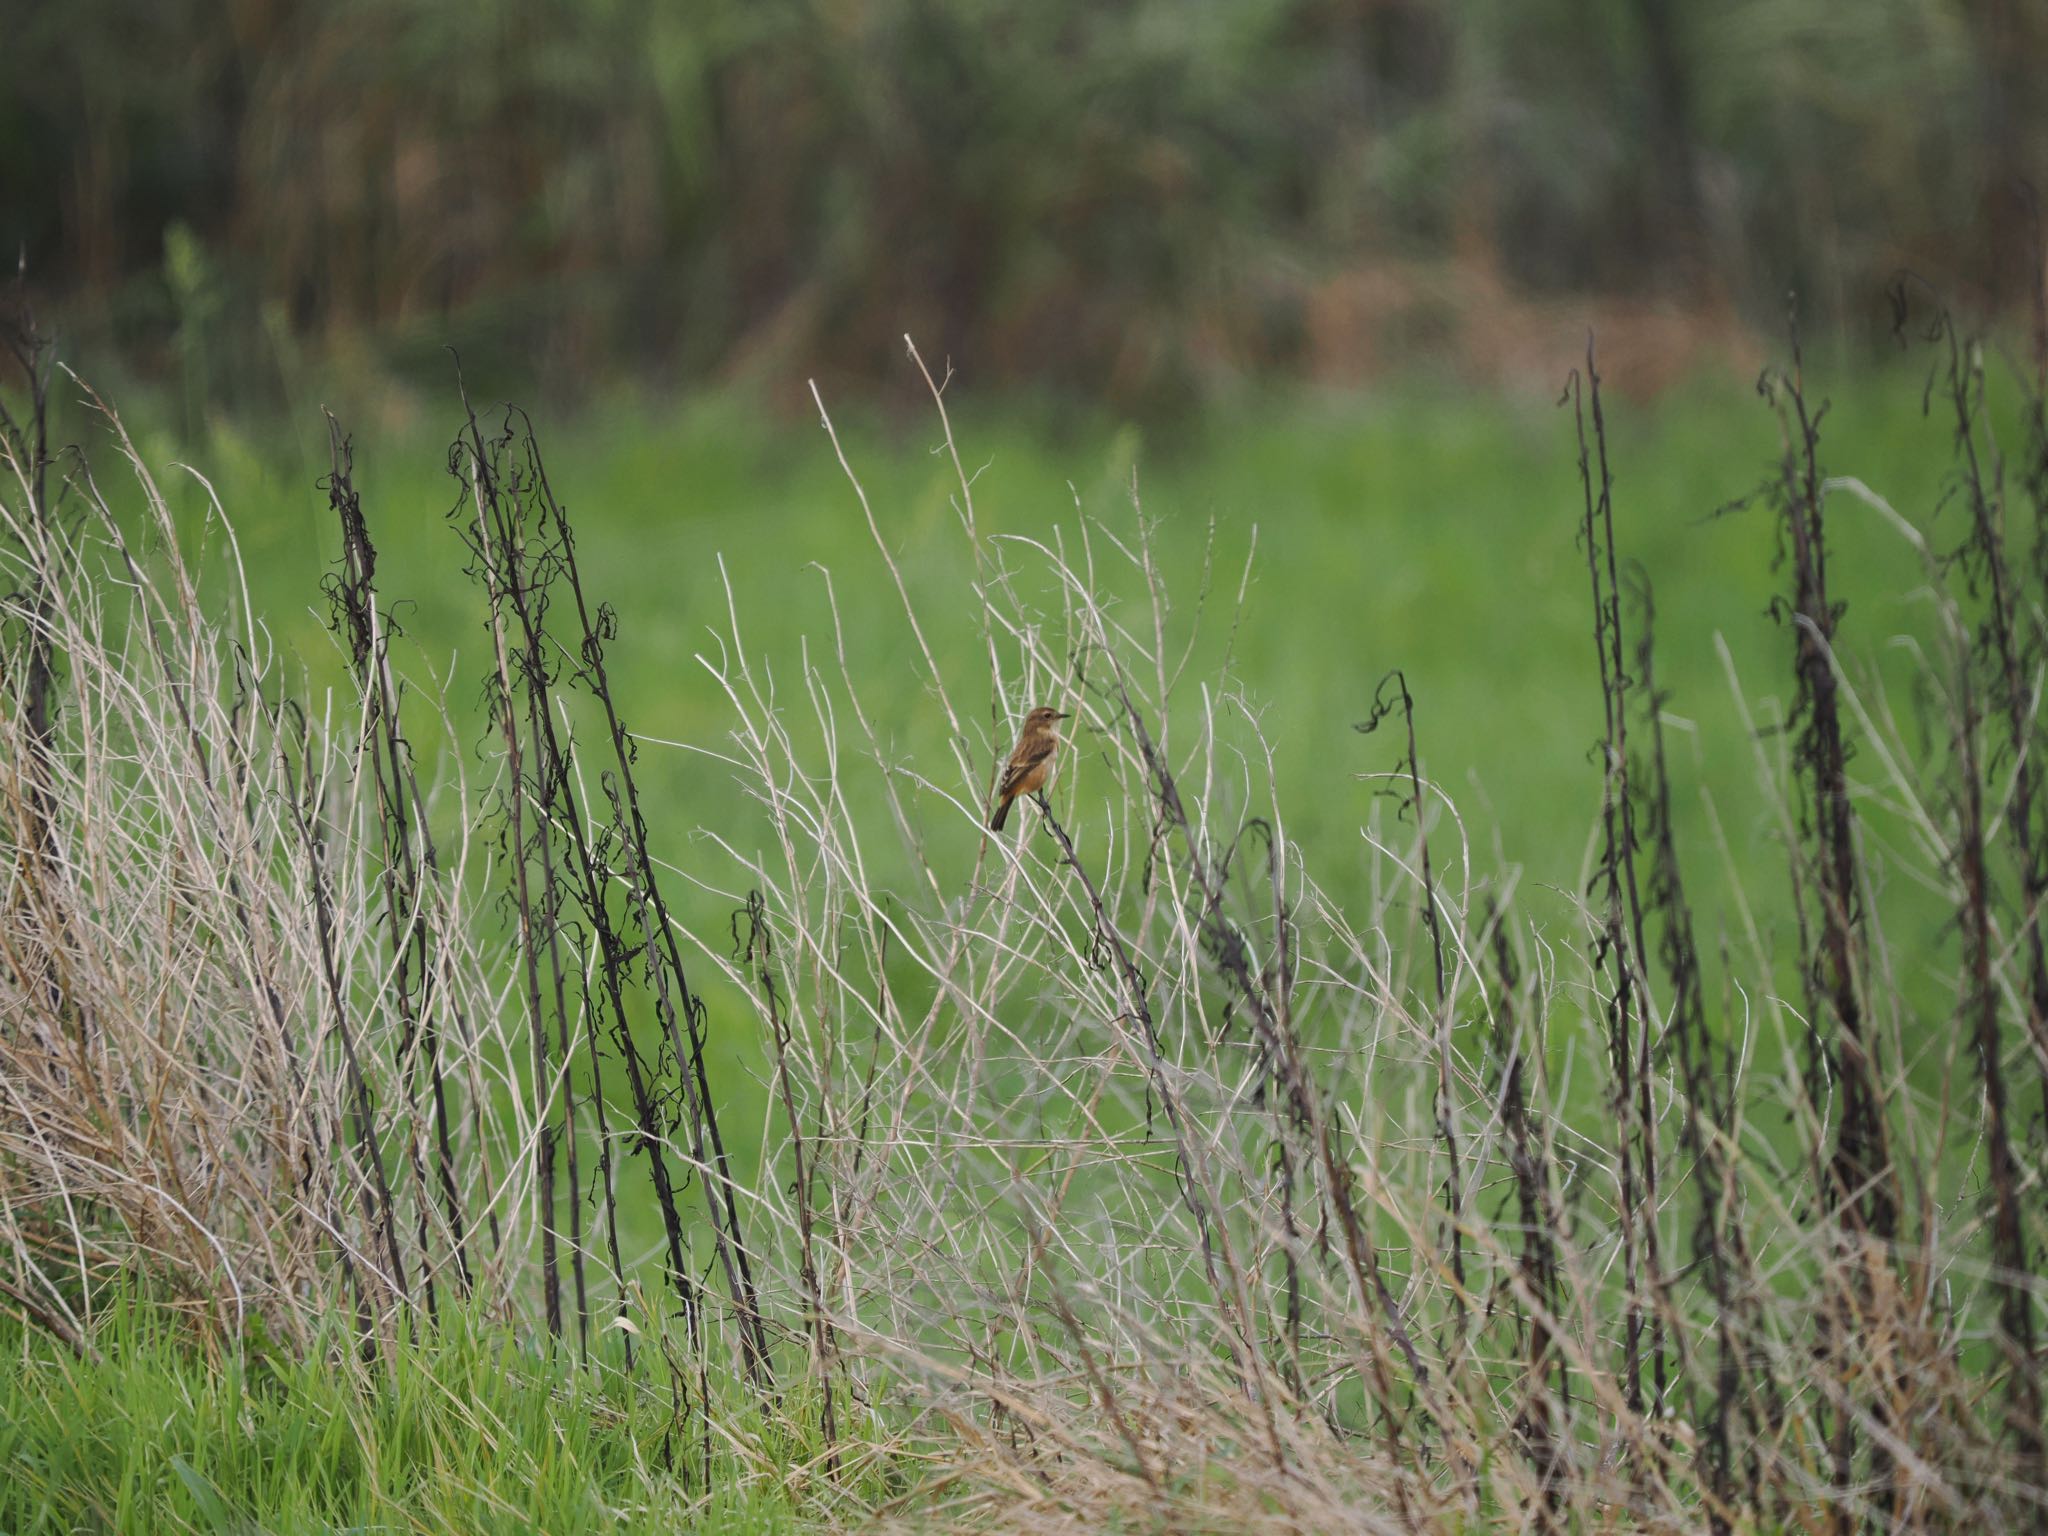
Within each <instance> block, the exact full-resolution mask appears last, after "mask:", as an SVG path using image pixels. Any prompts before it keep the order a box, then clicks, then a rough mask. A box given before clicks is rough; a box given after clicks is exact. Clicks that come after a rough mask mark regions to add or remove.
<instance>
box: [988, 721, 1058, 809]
mask: <svg viewBox="0 0 2048 1536" xmlns="http://www.w3.org/2000/svg"><path fill="white" fill-rule="evenodd" d="M1058 745H1059V738H1058V737H1056V736H1054V735H1053V734H1052V733H1051V732H1050V731H1048V732H1047V733H1046V734H1045V735H1043V736H1039V737H1035V738H1034V739H1032V740H1030V741H1020V742H1018V743H1017V750H1016V752H1015V753H1013V754H1012V755H1011V757H1010V765H1009V767H1007V768H1005V769H1004V770H1003V785H1002V788H1001V789H999V790H997V791H996V794H997V795H998V796H1000V797H1001V798H1002V799H1005V800H1007V799H1009V798H1010V797H1011V796H1012V795H1014V794H1016V793H1017V792H1018V790H1019V788H1020V787H1021V786H1022V785H1023V783H1024V781H1025V780H1026V779H1028V778H1030V777H1031V775H1032V773H1033V772H1034V771H1035V770H1036V769H1039V768H1042V767H1044V766H1045V760H1046V759H1047V758H1049V757H1051V756H1052V753H1053V748H1054V747H1056V746H1058Z"/></svg>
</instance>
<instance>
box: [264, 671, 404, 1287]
mask: <svg viewBox="0 0 2048 1536" xmlns="http://www.w3.org/2000/svg"><path fill="white" fill-rule="evenodd" d="M293 708H294V710H295V706H294V707H293ZM282 714H283V711H279V712H278V714H275V715H273V716H272V724H273V727H274V728H276V729H278V733H279V736H280V746H279V750H278V763H279V767H280V769H281V770H282V772H283V775H284V788H285V803H286V805H287V806H288V807H289V809H290V811H291V816H292V824H293V826H294V828H295V829H296V831H297V833H298V837H299V844H300V848H301V850H302V851H303V853H304V855H305V859H306V868H307V872H308V875H309V876H310V879H311V882H312V900H313V923H314V933H315V935H316V936H317V937H318V939H319V944H320V972H321V979H322V981H323V982H324V983H325V986H326V996H327V1002H328V1005H329V1007H331V1008H332V1009H333V1027H334V1033H335V1038H336V1039H338V1040H339V1041H340V1042H341V1054H342V1060H343V1062H344V1063H345V1065H346V1066H347V1069H348V1092H349V1099H350V1104H351V1109H352V1112H353V1115H354V1119H355V1133H356V1134H355V1146H356V1170H357V1176H358V1177H359V1178H360V1179H362V1180H363V1182H364V1184H365V1185H366V1186H367V1196H366V1203H367V1204H369V1206H370V1209H371V1210H372V1212H373V1213H374V1220H375V1222H376V1225H377V1231H378V1233H379V1235H380V1236H381V1237H382V1238H383V1242H384V1257H385V1260H386V1262H387V1263H388V1264H389V1265H390V1269H389V1271H388V1272H387V1273H386V1275H385V1276H384V1280H385V1284H386V1285H388V1286H389V1287H390V1289H391V1292H392V1296H393V1299H394V1300H395V1301H396V1302H398V1303H400V1304H403V1303H404V1302H406V1301H407V1300H408V1299H409V1292H408V1287H407V1284H406V1270H405V1257H404V1255H403V1254H402V1253H400V1251H399V1247H398V1212H397V1206H396V1202H395V1201H393V1199H392V1198H391V1182H390V1179H389V1177H388V1176H387V1175H386V1173H385V1171H384V1149H383V1134H382V1132H381V1131H380V1129H379V1127H378V1121H377V1105H376V1101H375V1100H374V1099H373V1098H372V1096H371V1093H370V1085H369V1079H368V1078H367V1077H366V1076H365V1075H364V1073H363V1061H362V1056H361V1055H360V1054H359V1053H358V1051H357V1049H356V1039H355V1029H354V1027H353V1024H352V1023H351V1020H350V1017H349V1005H348V999H347V997H346V996H345V995H344V992H343V987H342V980H341V970H340V966H339V963H338V961H337V959H336V955H335V935H334V913H335V900H334V893H333V891H332V889H331V887H330V885H329V881H328V874H327V848H326V840H325V838H324V837H323V836H322V835H321V833H320V830H319V828H318V826H317V825H316V824H317V822H318V821H319V818H320V808H319V802H318V798H317V797H318V794H319V789H318V786H317V785H316V784H315V783H314V782H313V777H312V774H311V773H310V772H309V771H308V765H309V764H310V763H311V761H312V760H313V747H312V743H311V740H310V732H309V731H308V730H307V728H306V725H305V722H304V717H303V716H300V717H299V729H298V731H297V733H296V734H297V736H298V738H299V739H298V742H297V747H298V761H299V765H300V766H299V769H298V771H297V773H296V774H295V773H294V770H293V767H292V759H291V755H290V745H291V736H290V734H288V733H287V732H286V730H285V729H284V721H283V719H282V718H281V717H282ZM295 779H296V783H295Z"/></svg>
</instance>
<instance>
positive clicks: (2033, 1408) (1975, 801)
mask: <svg viewBox="0 0 2048 1536" xmlns="http://www.w3.org/2000/svg"><path fill="white" fill-rule="evenodd" d="M1938 332H1939V336H1940V339H1941V342H1942V344H1943V352H1944V358H1943V363H1942V367H1943V371H1944V383H1945V386H1946V389H1945V393H1946V394H1947V396H1948V403H1949V406H1950V408H1951V411H1952V414H1953V425H1954V431H1955V447H1956V453H1957V457H1958V460H1959V463H1958V466H1957V477H1958V485H1957V489H1958V490H1959V491H1960V493H1961V496H1962V498H1963V499H1964V501H1965V502H1966V503H1967V506H1968V511H1969V516H1970V522H1969V532H1968V535H1967V537H1966V539H1965V543H1964V547H1963V551H1962V564H1963V568H1964V570H1965V572H1966V574H1967V575H1968V576H1969V578H1970V579H1971V580H1972V582H1973V584H1974V585H1976V586H1977V587H1979V588H1980V589H1981V590H1982V591H1983V593H1984V595H1985V597H1986V598H1987V599H1988V606H1987V607H1986V608H1985V610H1984V613H1983V618H1982V621H1981V622H1980V624H1979V625H1978V629H1977V633H1976V635H1975V636H1974V645H1971V644H1969V643H1967V642H1963V641H1961V640H1960V639H1959V640H1958V643H1957V645H1956V646H1955V649H1956V651H1957V652H1958V654H1957V655H1956V657H1955V659H1954V662H1953V664H1952V666H1953V671H1954V674H1955V680H1956V681H1955V696H1956V704H1955V712H1956V731H1955V734H1956V747H1957V751H1958V755H1959V757H1960V759H1961V767H1962V773H1961V792H1960V794H1959V796H1958V797H1957V798H1958V801H1959V803H1958V804H1957V806H1956V816H1957V836H1956V843H1957V847H1956V863H1957V866H1958V874H1959V875H1960V878H1961V880H1962V885H1963V893H1962V894H1963V901H1962V910H1961V912H1960V913H1959V917H1960V919H1961V926H1962V933H1963V944H1964V951H1965V955H1964V959H1965V975H1966V977H1967V990H1966V994H1965V998H1964V1011H1965V1014H1966V1020H1965V1023H1966V1026H1967V1027H1968V1029H1969V1031H1970V1033H1971V1035H1972V1037H1973V1038H1974V1040H1975V1043H1976V1054H1977V1061H1978V1070H1979V1073H1980V1075H1981V1079H1982V1082H1983V1087H1984V1109H1985V1123H1984V1152H1985V1161H1986V1174H1987V1178H1988V1182H1989V1185H1990V1190H1991V1200H1992V1221H1991V1238H1992V1242H1991V1253H1992V1260H1993V1263H1994V1264H1995V1265H1996V1266H1997V1268H1996V1274H1995V1280H1994V1283H1995V1284H1996V1285H1997V1287H1998V1291H1999V1327H2000V1331H2001V1333H2002V1334H2003V1345H2004V1353H2005V1363H2006V1389H2007V1394H2008V1400H2009V1406H2008V1414H2007V1429H2008V1433H2010V1435H2011V1436H2012V1439H2013V1444H2014V1447H2015V1449H2016V1451H2017V1455H2018V1461H2019V1467H2020V1470H2021V1472H2022V1475H2023V1476H2025V1477H2026V1478H2027V1479H2028V1480H2029V1481H2031V1482H2032V1483H2033V1485H2034V1486H2036V1487H2041V1488H2044V1489H2048V1447H2044V1442H2043V1424H2042V1406H2043V1401H2042V1400H2043V1393H2042V1387H2041V1370H2042V1366H2041V1361H2040V1360H2039V1358H2038V1357H2037V1355H2036V1353H2035V1348H2034V1304H2033V1298H2032V1295H2031V1294H2030V1291H2031V1285H2030V1281H2031V1279H2032V1274H2033V1271H2032V1268H2031V1265H2030V1262H2029V1259H2028V1254H2027V1238H2026V1231H2025V1227H2024V1224H2023V1222H2022V1218H2021V1214H2020V1206H2021V1196H2020V1182H2021V1176H2022V1171H2021V1167H2020V1164H2019V1162H2018V1159H2017V1158H2016V1157H2015V1155H2014V1147H2013V1136H2012V1131H2011V1125H2010V1110H2009V1108H2008V1103H2007V1099H2008V1095H2007V1089H2006V1080H2005V1045H2004V1039H2003V1029H2002V1027H2001V1023H2000V1017H1999V997H1998V988H1997V984H1996V982H1995V980H1994V978H1993V974H1992V972H1993V963H1994V961H1993V950H1994V947H1995V946H1996V944H1997V942H1998V939H1997V935H1996V934H1995V932H1994V925H1993V918H1992V912H1991V901H1992V896H1991V889H1990V886H1991V877H1990V874H1989V872H1988V870H1987V868H1986V857H1985V855H1986V850H1985V832H1984V826H1985V814H1986V812H1985V806H1984V793H1983V784H1984V774H1983V772H1982V769H1981V766H1980V764H1979V762H1978V756H1979V749H1978V739H1979V736H1980V734H1981V733H1982V721H1981V719H1980V714H1981V713H1982V710H1981V706H1980V703H1979V690H1978V687H1977V682H1976V677H1975V672H1976V670H1977V669H1978V668H1979V667H1981V668H1982V669H1983V670H1984V671H1985V672H1987V673H1988V674H1989V675H1988V677H1987V678H1986V679H1985V684H1984V691H1985V692H1986V693H1988V695H1989V698H1990V700H1991V701H1992V703H1993V705H1994V706H1995V707H1997V708H1998V710H1999V713H2000V716H2001V719H2002V723H2003V725H2004V728H2005V736H2006V742H2005V746H2006V751H2007V753H2008V754H2009V755H2010V756H2011V759H2012V775H2013V780H2012V795H2011V799H2010V800H2009V802H2008V803H2007V805H2006V806H2005V808H2004V812H2003V820H2004V822H2005V826H2006V829H2007V837H2008V840H2009V842H2010V843H2011V845H2012V856H2013V862H2014V863H2015V864H2016V865H2017V866H2018V870H2019V876H2020V911H2019V912H2018V913H2017V914H2016V927H2017V932H2018V934H2019V936H2020V941H2021V943H2022V944H2023V946H2024V953H2025V956H2026V988H2025V993H2024V997H2025V1005H2026V1013H2025V1022H2026V1033H2027V1035H2028V1036H2030V1037H2038V1036H2040V1034H2041V1033H2042V1030H2043V1027H2044V1022H2048V955H2044V945H2043V940H2042V935H2041V912H2042V905H2043V899H2044V897H2048V850H2044V848H2043V847H2042V843H2043V841H2044V832H2043V827H2042V811H2041V807H2040V805H2039V804H2038V803H2037V802H2038V795H2039V789H2038V784H2039V778H2038V773H2037V769H2036V764H2035V748H2036V746H2037V743H2038V737H2037V735H2036V714H2037V711H2038V709H2039V705H2040V700H2039V697H2038V690H2037V688H2036V686H2035V684H2034V681H2033V679H2034V677H2035V676H2036V675H2037V674H2038V668H2039V666H2040V664H2041V649H2040V647H2039V646H2038V645H2037V646H2035V647H2033V651H2032V654H2031V655H2029V654H2028V648H2027V645H2026V642H2025V640H2024V639H2023V638H2022V634H2021V631H2020V621H2019V619H2018V616H2017V615H2016V614H2015V612H2014V593H2013V590H2012V588H2013V582H2012V572H2011V569H2010V567H2009V565H2008V562H2007V559H2006V549H2005V465H2004V461H2003V459H2002V458H2001V457H2000V456H1999V454H1998V449H1997V444H1996V442H1995V440H1993V439H1991V437H1990V429H1989V426H1988V424H1987V423H1986V422H1985V420H1984V373H1983V364H1982V352H1981V347H1980V346H1977V345H1972V346H1969V347H1968V348H1967V349H1966V347H1965V345H1964V343H1963V341H1962V339H1961V337H1960V336H1959V335H1958V334H1957V331H1956V325H1955V320H1954V317H1953V316H1951V315H1949V314H1948V313H1947V312H1946V311H1944V312H1943V313H1942V315H1941V318H1940V321H1939V322H1938ZM1980 438H1982V439H1983V440H1984V442H1985V445H1986V446H1985V448H1984V449H1982V450H1980V447H1979V440H1980ZM1987 456H1988V457H1989V460H1990V462H1989V467H1988V469H1987V467H1986V462H1985V460H1986V457H1987ZM1948 612H1949V624H1948V626H1947V627H1948V628H1949V631H1950V634H1951V635H1952V636H1957V635H1959V631H1960V629H1961V625H1960V621H1959V620H1958V619H1956V618H1955V617H1954V616H1953V614H1952V605H1949V606H1948ZM2033 1524H2034V1527H2035V1529H2036V1530H2042V1529H2048V1492H2044V1502H2043V1503H2042V1505H2041V1506H2040V1507H2039V1508H2038V1509H2037V1511H2036V1514H2035V1518H2034V1522H2033Z"/></svg>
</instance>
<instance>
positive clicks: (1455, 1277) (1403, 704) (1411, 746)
mask: <svg viewBox="0 0 2048 1536" xmlns="http://www.w3.org/2000/svg"><path fill="white" fill-rule="evenodd" d="M1389 683H1391V684H1393V685H1394V688H1395V690H1396V699H1394V700H1389V699H1387V698H1386V697H1385V693H1386V688H1387V685H1388V684H1389ZM1397 706H1398V708H1399V709H1400V711H1401V725H1402V729H1403V730H1404V731H1405V732H1406V734H1407V742H1406V746H1405V751H1404V756H1403V760H1402V763H1401V767H1402V768H1403V769H1405V770H1406V772H1407V775H1408V811H1409V814H1410V815H1412V816H1413V817H1414V818H1415V843H1416V850H1417V860H1418V863H1419V865H1420V867H1421V872H1422V921H1423V926H1424V927H1426V928H1427V929H1428V930H1429V949H1430V960H1431V963H1432V965H1433V967H1434V973H1435V977H1436V1007H1435V1009H1434V1010H1432V1019H1433V1026H1432V1030H1431V1033H1432V1034H1433V1035H1434V1037H1435V1045H1436V1071H1437V1077H1436V1106H1435V1108H1436V1130H1437V1135H1438V1136H1440V1137H1442V1138H1443V1144H1444V1156H1445V1159H1446V1161H1447V1164H1448V1167H1449V1172H1448V1174H1447V1175H1446V1176H1445V1183H1444V1215H1445V1225H1446V1226H1447V1227H1448V1228H1449V1229H1450V1235H1451V1278H1452V1282H1453V1283H1452V1289H1451V1303H1452V1306H1453V1307H1454V1309H1455V1320H1456V1331H1457V1334H1458V1336H1459V1338H1460V1339H1461V1340H1462V1338H1463V1335H1464V1332H1465V1321H1466V1319H1465V1293H1466V1280H1465V1232H1464V1227H1465V1196H1464V1189H1463V1182H1464V1176H1463V1172H1462V1165H1461V1162H1460V1158H1459V1154H1458V1128H1457V1122H1456V1118H1455V1116H1456V1108H1457V1105H1456V1101H1455V1099H1454V1098H1453V1095H1452V1089H1451V1076H1452V1073H1451V1066H1452V1039H1451V1009H1450V1004H1449V1001H1448V999H1447V997H1446V994H1445V978H1444V937H1443V925H1442V920H1441V918H1440V917H1439V915H1438V912H1437V898H1436V874H1435V871H1434V870H1433V869H1432V868H1431V866H1430V861H1429V829H1428V828H1427V827H1426V826H1425V825H1424V824H1423V803H1422V766H1421V763H1420V761H1419V754H1418V751H1417V748H1416V745H1415V700H1414V698H1413V697H1412V696H1411V695H1410V694H1409V692H1408V677H1407V674H1406V673H1404V672H1402V671H1401V670H1400V669H1399V668H1398V667H1397V668H1395V669H1394V670H1393V671H1391V672H1389V673H1388V674H1387V675H1386V676H1385V677H1383V678H1381V679H1380V683H1379V687H1377V688H1376V689H1374V690H1373V701H1372V713H1371V715H1370V716H1368V717H1367V718H1366V719H1365V720H1364V721H1362V722H1360V723H1359V725H1358V726H1357V727H1356V729H1358V730H1359V731H1361V732H1368V733H1369V732H1371V731H1373V730H1375V729H1377V728H1378V727H1379V725H1380V723H1381V722H1382V721H1383V720H1384V719H1386V718H1387V717H1388V716H1390V715H1391V714H1392V713H1393V711H1394V709H1395V708H1396V707H1397Z"/></svg>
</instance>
